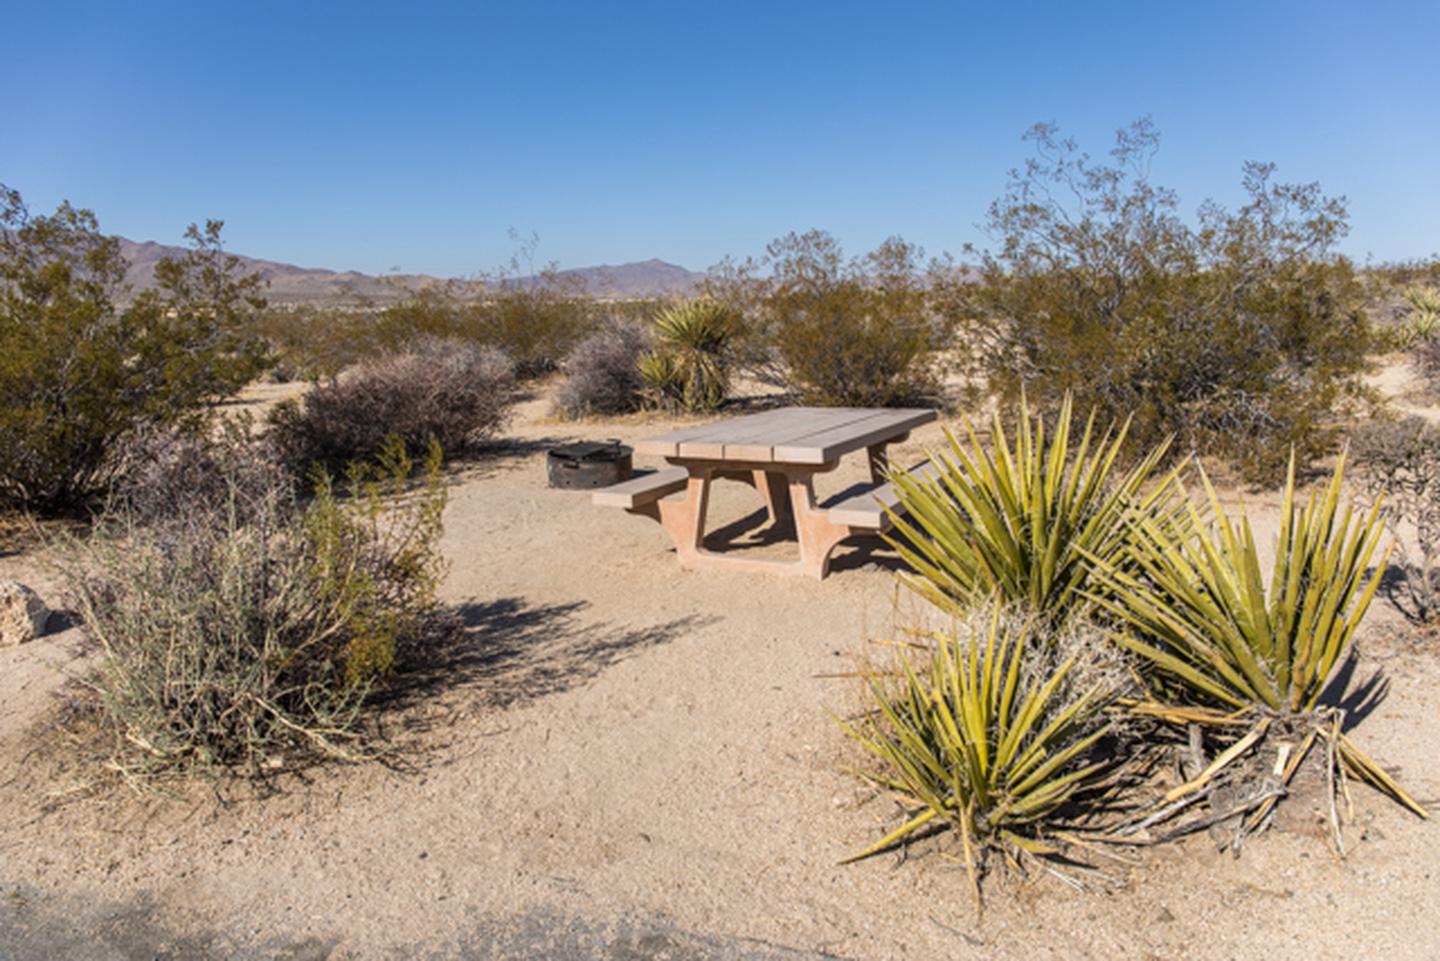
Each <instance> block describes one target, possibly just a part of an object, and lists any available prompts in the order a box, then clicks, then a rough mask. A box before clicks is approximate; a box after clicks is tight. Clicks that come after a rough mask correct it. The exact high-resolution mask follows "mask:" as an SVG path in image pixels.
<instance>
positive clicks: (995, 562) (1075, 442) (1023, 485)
mask: <svg viewBox="0 0 1440 961" xmlns="http://www.w3.org/2000/svg"><path fill="white" fill-rule="evenodd" d="M1016 420H1017V423H1016V424H1015V430H1014V434H1013V439H1012V436H1011V435H1010V434H1008V433H1007V432H1006V429H1005V426H1004V424H1003V423H1002V420H1001V417H1000V414H999V413H998V412H997V413H996V414H995V416H994V420H993V422H992V426H991V434H990V444H991V447H990V449H986V447H985V445H983V444H982V443H981V441H980V439H979V438H978V437H977V436H976V433H975V429H974V427H973V426H971V425H970V424H969V423H968V422H967V423H966V435H965V438H964V439H962V438H960V437H957V436H956V435H955V434H953V433H947V440H948V449H942V450H940V451H937V452H935V453H933V454H932V461H931V462H932V464H933V466H934V468H935V471H934V473H933V475H931V476H924V475H921V474H910V473H908V472H905V471H898V472H896V473H895V475H894V476H893V480H894V483H895V486H896V489H897V491H898V493H899V496H900V509H901V513H900V514H898V515H897V516H896V518H895V532H896V535H897V536H895V537H892V538H890V542H891V543H892V545H893V546H895V548H896V549H897V550H898V551H899V553H900V556H901V557H902V558H903V559H904V560H905V561H906V563H907V565H908V566H909V571H908V572H907V573H906V574H904V575H902V578H903V580H904V581H905V583H907V584H908V585H909V586H910V587H911V588H913V589H914V590H915V591H916V592H918V593H919V594H920V595H921V596H922V597H925V598H926V599H927V600H929V601H931V602H932V603H934V604H935V605H937V606H938V607H939V608H941V609H942V610H945V611H948V612H950V613H953V614H960V613H963V612H964V611H966V610H967V609H969V608H970V607H972V606H974V605H976V604H980V603H987V602H990V603H993V602H996V601H997V600H998V601H999V602H1001V603H1004V604H1007V605H1011V606H1014V607H1016V608H1019V609H1024V610H1027V611H1029V612H1030V613H1031V614H1032V615H1034V616H1036V617H1039V618H1041V619H1043V620H1045V621H1047V622H1049V623H1055V624H1060V623H1064V622H1066V621H1069V620H1072V619H1075V618H1083V617H1084V616H1085V615H1086V614H1087V612H1089V611H1090V610H1091V607H1092V605H1093V601H1094V597H1095V595H1096V594H1097V593H1099V592H1100V591H1101V590H1102V584H1101V583H1100V582H1098V581H1097V580H1096V579H1095V578H1094V577H1093V576H1092V571H1093V568H1094V565H1095V564H1096V563H1099V562H1108V563H1112V564H1115V565H1118V566H1120V567H1124V566H1125V565H1126V563H1127V562H1126V560H1125V557H1126V555H1127V552H1128V551H1129V549H1130V546H1131V542H1132V540H1133V537H1134V533H1133V532H1134V530H1135V528H1136V527H1137V526H1139V525H1157V526H1159V527H1160V528H1161V529H1163V530H1173V529H1183V528H1184V526H1185V522H1186V519H1187V514H1186V513H1185V509H1184V507H1183V504H1182V503H1181V502H1182V500H1183V497H1182V496H1181V495H1182V493H1183V492H1182V489H1181V486H1180V477H1179V468H1175V469H1172V470H1170V471H1168V472H1163V473H1162V472H1161V471H1160V470H1159V465H1160V463H1161V461H1162V460H1163V459H1164V457H1165V455H1166V445H1165V444H1163V443H1162V444H1160V445H1158V446H1156V447H1155V448H1153V449H1152V450H1150V451H1149V452H1148V453H1146V454H1145V455H1144V456H1143V457H1140V458H1138V459H1137V460H1136V461H1135V463H1134V464H1133V466H1131V467H1129V468H1128V469H1125V470H1122V469H1121V468H1119V467H1117V466H1116V462H1117V459H1118V458H1119V457H1120V456H1121V453H1122V451H1123V450H1124V445H1125V441H1126V436H1127V432H1128V430H1129V423H1128V422H1127V423H1126V424H1123V425H1121V426H1120V427H1119V429H1118V430H1116V429H1110V430H1106V431H1104V432H1103V433H1101V432H1098V431H1097V430H1096V429H1095V420H1096V414H1095V413H1091V415H1090V418H1089V420H1087V421H1086V423H1085V426H1084V430H1083V432H1081V433H1080V434H1079V436H1078V437H1076V436H1075V434H1074V432H1073V429H1072V425H1071V402H1070V400H1069V399H1068V398H1065V399H1064V400H1062V402H1061V405H1060V410H1059V413H1058V414H1057V416H1056V417H1055V419H1054V423H1053V429H1052V431H1051V432H1048V433H1047V431H1046V425H1045V422H1044V420H1043V419H1042V418H1040V417H1038V416H1037V417H1033V418H1032V417H1031V415H1030V411H1029V409H1028V407H1027V406H1026V404H1025V403H1024V402H1023V400H1022V402H1021V405H1020V408H1019V415H1018V417H1017V419H1016Z"/></svg>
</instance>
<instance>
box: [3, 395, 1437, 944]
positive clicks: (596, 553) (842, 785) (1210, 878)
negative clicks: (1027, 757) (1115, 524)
mask: <svg viewBox="0 0 1440 961" xmlns="http://www.w3.org/2000/svg"><path fill="white" fill-rule="evenodd" d="M1380 380H1381V381H1383V384H1382V386H1384V387H1385V388H1386V389H1387V390H1388V391H1390V392H1391V393H1394V394H1396V395H1399V396H1401V397H1402V398H1403V403H1405V404H1406V405H1407V406H1412V407H1413V406H1416V404H1417V403H1419V402H1417V401H1415V400H1414V398H1413V397H1412V396H1411V395H1410V394H1407V393H1406V390H1405V389H1404V388H1405V377H1404V375H1403V371H1402V372H1400V373H1398V374H1397V373H1394V372H1391V373H1387V374H1386V375H1384V376H1383V377H1382V378H1380ZM269 393H273V390H272V389H268V388H267V389H265V390H263V391H259V392H258V393H257V395H256V396H257V397H258V398H259V399H260V400H264V399H265V397H267V396H268V395H269ZM547 410H548V401H547V399H546V397H545V396H544V395H543V392H542V393H541V394H539V395H537V396H535V397H532V398H531V399H530V400H528V401H526V402H525V403H524V404H522V405H521V407H520V408H519V410H518V412H517V417H516V419H515V422H514V424H513V425H512V428H511V429H510V431H509V432H508V433H509V441H508V442H507V444H506V445H505V446H504V447H503V449H501V450H500V451H498V452H497V453H495V454H494V455H493V456H490V457H487V458H485V459H482V460H480V461H479V462H476V463H474V464H471V465H467V466H464V467H462V468H459V469H457V471H456V473H455V476H454V478H453V480H454V488H453V491H452V496H451V502H450V506H449V508H448V511H447V514H446V518H445V519H446V533H445V540H444V549H445V553H446V555H447V556H448V558H449V559H450V561H451V563H452V570H451V573H450V575H449V577H448V580H447V581H446V584H445V588H444V592H445V596H446V599H447V600H448V601H450V602H453V603H454V604H456V605H460V606H461V607H462V609H463V614H464V618H465V622H466V624H467V634H466V638H465V643H464V645H463V648H462V649H461V650H460V651H458V652H457V653H456V654H455V655H454V656H453V657H452V658H451V659H450V660H449V661H448V662H447V663H446V664H445V665H444V666H443V669H441V670H438V671H437V672H436V674H435V676H434V677H432V678H429V679H428V680H427V681H426V683H425V685H424V686H423V687H422V688H420V689H418V690H416V691H412V692H411V695H410V697H409V699H408V702H407V704H406V706H403V707H400V708H396V709H394V710H392V711H391V712H390V714H389V715H388V719H387V723H388V724H389V725H390V727H391V733H392V735H393V738H394V741H395V743H396V744H397V745H398V747H399V749H400V750H399V755H398V758H399V759H400V761H401V763H398V764H395V765H390V766H382V765H379V764H368V765H356V766H330V767H326V768H321V769H319V770H312V771H310V772H309V773H307V774H305V775H303V776H296V777H288V778H285V779H283V780H282V783H281V784H279V785H278V787H279V790H277V791H276V792H275V793H272V794H269V795H266V796H263V797H260V796H253V795H250V794H248V793H247V792H245V791H243V790H241V789H239V788H236V787H223V788H222V789H221V790H219V791H216V790H213V789H211V788H209V787H206V786H203V785H202V786H196V787H195V788H193V789H191V790H188V791H186V792H185V793H183V795H182V796H178V797H161V796H154V795H140V794H136V793H134V792H132V791H131V790H129V789H127V788H125V787H124V786H121V785H117V784H116V783H115V781H114V779H113V778H108V777H106V776H104V774H103V772H99V771H97V770H96V769H95V768H94V767H93V766H91V765H89V764H87V763H85V761H84V759H83V755H82V754H81V753H80V752H79V751H78V750H77V749H76V748H75V747H74V746H72V745H71V744H70V743H69V742H68V741H67V740H66V739H65V737H64V735H63V733H57V731H56V729H55V727H54V724H53V719H54V717H55V715H56V713H57V699H56V697H55V695H56V693H57V692H58V691H59V690H60V689H61V687H62V685H63V683H64V682H65V679H66V677H67V675H69V674H72V673H74V672H76V671H78V670H80V669H81V668H82V667H83V660H82V659H80V658H79V657H78V655H77V654H76V651H75V649H76V636H75V632H74V631H73V630H72V631H66V632H63V633H59V634H54V635H51V636H49V637H46V638H43V639H41V640H39V641H36V642H34V643H31V644H28V645H24V646H22V647H18V648H10V649H4V650H0V959H4V958H47V957H53V958H112V957H113V958H147V959H148V958H186V957H244V958H250V957H254V958H268V957H276V958H294V959H299V958H310V959H320V958H334V959H342V958H428V957H452V956H456V957H466V958H469V957H473V958H492V957H493V958H577V959H578V958H607V959H642V958H652V959H701V958H754V959H791V958H793V959H801V958H829V957H838V958H854V959H901V958H905V959H911V958H935V957H948V958H971V957H973V958H987V959H992V958H993V959H1008V958H1015V959H1021V958H1023V959H1025V961H1040V959H1045V958H1057V959H1058V958H1066V959H1082V958H1121V957H1123V958H1127V959H1135V961H1146V959H1170V958H1226V959H1231V958H1233V959H1252V958H1253V959H1261V958H1263V959H1266V961H1284V959H1291V958H1293V959H1301V958H1304V959H1317V961H1318V959H1328V958H1335V959H1339V958H1353V957H1357V956H1374V957H1385V958H1389V959H1394V961H1410V959H1413V961H1420V959H1434V958H1437V957H1440V927H1437V925H1436V919H1437V918H1440V833H1437V827H1436V826H1435V825H1434V824H1433V823H1427V822H1422V821H1420V820H1418V819H1416V818H1414V817H1412V816H1410V815H1408V814H1406V813H1405V812H1404V811H1402V810H1401V809H1400V808H1398V807H1397V806H1396V805H1394V804H1392V803H1390V802H1388V801H1386V800H1384V799H1383V798H1381V797H1380V796H1378V795H1377V794H1375V793H1374V792H1371V791H1369V790H1367V789H1363V788H1361V789H1359V790H1357V791H1356V795H1355V796H1356V804H1357V819H1356V821H1355V823H1353V824H1352V825H1351V826H1350V827H1349V829H1348V831H1347V835H1346V840H1347V843H1348V846H1349V854H1348V857H1347V858H1346V859H1344V860H1340V859H1338V858H1337V857H1335V856H1334V855H1332V854H1331V852H1330V848H1329V847H1328V846H1327V843H1326V841H1325V839H1324V834H1323V831H1322V830H1321V829H1320V828H1319V822H1318V820H1316V818H1315V817H1314V816H1313V814H1312V812H1310V811H1308V810H1306V809H1305V807H1304V804H1303V802H1302V801H1298V800H1297V801H1296V802H1295V804H1294V805H1293V807H1292V809H1291V811H1290V813H1289V815H1288V816H1287V817H1286V818H1285V819H1283V821H1282V823H1281V829H1280V830H1274V831H1271V832H1269V833H1268V834H1267V835H1264V836H1262V837H1260V838H1258V839H1255V840H1253V841H1252V842H1251V844H1250V845H1249V846H1248V847H1247V848H1246V850H1245V853H1244V855H1243V857H1241V858H1239V859H1235V858H1232V857H1230V856H1229V855H1223V856H1222V855H1220V854H1217V853H1216V850H1215V847H1214V845H1213V843H1211V842H1210V841H1209V840H1208V838H1206V837H1205V835H1204V834H1203V833H1202V834H1201V835H1200V836H1199V837H1197V838H1194V839H1191V840H1189V841H1187V842H1185V843H1183V844H1181V845H1172V846H1169V847H1165V848H1160V849H1153V850H1148V851H1145V852H1142V854H1141V856H1140V858H1139V862H1138V863H1137V864H1134V865H1124V864H1118V863H1117V864H1113V865H1109V864H1107V865H1106V867H1105V869H1106V871H1107V872H1108V873H1110V874H1112V875H1113V881H1112V882H1111V883H1109V884H1092V885H1090V886H1088V887H1087V888H1085V889H1084V890H1077V889H1074V888H1072V887H1070V886H1068V885H1067V884H1065V883H1063V882H1062V881H1061V880H1059V879H1057V878H1054V877H1052V876H1049V875H1046V874H1039V875H1037V876H1036V877H1034V878H1032V879H1031V880H1030V881H1029V882H1027V883H1024V884H1021V883H1017V882H1006V883H999V884H991V885H990V886H989V888H988V896H987V904H986V909H985V912H984V914H983V916H982V917H978V918H977V916H976V913H975V911H974V908H973V906H972V903H971V901H970V897H969V894H968V891H967V883H966V879H965V874H964V870H963V867H962V866H961V865H960V864H959V863H958V862H957V861H955V860H954V859H953V858H952V857H949V856H946V854H945V853H944V851H943V850H942V849H940V848H938V847H937V846H935V845H934V844H929V845H926V844H922V845H917V846H915V847H912V848H911V850H910V852H909V856H908V858H907V859H904V860H902V859H900V858H898V857H896V856H883V857H877V858H873V859H870V860H867V861H864V862H860V863H858V864H853V865H841V864H840V863H839V862H840V860H841V859H842V858H843V857H845V856H846V855H847V854H850V853H852V852H854V851H856V850H858V849H859V848H861V847H863V846H864V845H865V844H867V843H868V842H869V841H871V840H873V839H874V838H876V837H877V836H878V834H877V832H878V831H879V830H880V827H881V825H882V823H884V822H885V821H886V820H887V819H888V818H889V817H890V816H891V815H892V814H893V812H894V807H893V804H892V803H891V802H890V801H888V800H886V799H884V798H879V797H874V796H872V794H871V792H869V791H867V790H865V789H864V788H863V787H862V786H861V785H860V782H858V781H857V779H856V778H855V777H854V776H853V775H851V774H849V773H847V770H846V768H847V766H848V765H851V764H854V763H856V762H857V761H858V757H857V754H856V752H855V749H853V748H852V747H851V746H850V745H849V743H848V741H847V739H846V738H845V736H844V734H843V733H842V732H841V730H840V728H839V726H838V725H837V724H836V722H835V720H834V718H835V717H836V716H843V715H845V714H846V713H847V712H849V711H851V710H853V709H854V707H855V705H856V703H857V701H856V697H855V691H854V688H853V684H854V682H853V681H852V680H848V679H845V678H843V677H836V676H835V675H840V674H844V673H845V672H846V671H848V670H850V669H851V668H852V666H853V663H854V657H855V656H856V654H857V653H860V652H864V651H866V650H867V648H869V646H870V645H869V642H870V641H871V640H872V639H876V638H884V637H886V636H889V635H890V634H891V633H892V631H893V629H894V627H895V625H896V624H897V623H898V622H899V621H903V620H904V619H905V616H906V614H905V611H906V609H907V607H909V606H910V605H912V603H913V602H912V601H910V600H909V598H908V597H907V596H906V595H905V594H904V592H903V591H901V590H900V589H898V588H897V586H896V579H895V575H894V573H893V568H894V566H895V564H894V558H893V555H890V554H889V553H887V551H886V550H885V549H884V548H883V546H882V545H880V544H878V542H877V543H874V544H860V545H859V546H858V547H851V548H842V550H841V552H839V553H838V554H837V560H836V563H835V572H834V573H833V574H832V576H831V577H830V578H829V579H828V580H826V581H824V582H818V583H817V582H811V581H806V580H800V579H783V578H778V577H768V576H764V575H755V574H738V573H736V574H731V573H717V572H702V573H686V572H684V571H682V570H680V568H679V566H678V564H677V563H676V561H675V558H674V555H673V552H672V551H671V550H670V547H669V543H668V541H667V540H666V539H665V536H664V534H663V532H662V531H661V530H660V528H659V527H658V526H656V525H654V524H652V523H650V522H648V521H646V520H643V519H641V518H637V517H632V516H629V515H627V514H625V513H623V512H620V511H615V510H606V509H600V508H595V507H592V506H591V504H590V501H589V498H588V496H586V495H585V494H583V493H574V492H566V491H557V490H550V489H548V488H547V486H546V483H545V463H544V450H545V449H546V448H547V447H548V446H550V445H551V444H552V443H553V442H555V441H559V440H562V439H571V438H579V437H585V438H605V437H619V438H622V439H625V440H634V439H638V438H641V437H644V436H647V435H650V434H653V433H658V432H660V431H663V430H665V429H668V428H669V427H670V426H672V425H673V424H674V423H675V422H674V421H671V420H666V419H660V418H633V419H621V420H611V421H600V422H590V423H581V424H567V423H561V422H557V421H554V420H552V419H550V418H549V417H548V416H547ZM940 439H941V428H940V426H938V425H932V426H931V427H928V428H926V429H925V430H923V431H919V432H917V433H916V435H915V436H914V437H912V438H911V440H910V441H909V442H907V444H906V445H904V446H905V449H904V450H902V451H901V452H900V453H899V455H898V459H899V460H900V461H901V462H908V461H907V460H906V459H907V457H908V458H909V459H918V458H919V455H920V453H921V451H922V450H923V449H924V448H925V447H926V446H927V445H934V444H936V443H937V442H939V440H940ZM863 470H864V467H863V464H862V463H861V461H860V459H855V460H854V462H851V463H845V464H843V465H842V467H841V468H840V470H839V471H837V472H836V473H835V474H834V475H829V476H828V477H827V478H826V480H825V484H826V485H827V486H831V485H833V489H837V490H838V489H839V488H841V487H843V486H844V485H845V484H847V483H849V482H851V481H853V480H856V479H859V478H860V477H861V475H862V473H863ZM1241 496H1242V495H1241V493H1240V492H1235V497H1236V498H1237V499H1240V498H1241ZM717 500H718V504H717V514H718V518H717V520H718V523H720V524H725V523H727V522H729V521H732V520H735V519H737V518H742V517H744V516H746V515H747V514H749V513H750V512H752V511H754V510H756V509H757V508H758V507H759V504H758V497H757V495H755V494H754V492H753V491H750V490H749V489H748V488H745V487H742V486H740V485H729V486H728V487H727V488H726V489H725V490H724V493H723V495H722V496H719V497H718V499H717ZM1243 500H1244V501H1245V503H1246V504H1247V506H1248V507H1249V509H1250V510H1251V512H1252V516H1253V517H1256V518H1259V519H1260V520H1261V521H1262V527H1266V529H1273V523H1274V515H1275V513H1276V501H1277V498H1276V497H1275V496H1274V495H1273V494H1269V493H1258V494H1257V493H1253V492H1252V493H1244V494H1243ZM1267 525H1268V526H1267ZM766 549H767V550H770V549H773V548H766ZM45 560H46V552H45V549H43V548H37V547H34V546H29V547H22V548H19V549H17V550H15V551H13V552H12V553H10V554H8V555H6V556H3V557H0V577H16V578H19V579H21V580H24V581H26V582H27V583H31V584H33V585H35V586H37V587H38V588H39V589H40V590H41V591H42V593H43V594H44V596H45V597H46V598H47V599H48V600H51V601H52V602H57V600H58V599H57V598H55V596H54V592H55V590H56V585H55V579H54V575H53V574H52V573H50V572H49V571H48V570H47V568H46V566H45ZM1371 680H1379V682H1380V683H1381V684H1382V685H1388V686H1387V687H1384V690H1383V694H1384V696H1383V699H1381V700H1380V701H1379V703H1378V705H1377V706H1374V708H1373V710H1370V711H1369V713H1368V715H1367V716H1365V718H1364V720H1363V721H1362V722H1361V723H1360V724H1359V725H1358V727H1357V729H1356V732H1355V737H1356V738H1357V740H1358V741H1359V742H1360V743H1361V744H1362V745H1363V746H1364V747H1366V748H1367V749H1368V750H1369V751H1370V752H1371V753H1372V755H1373V756H1375V757H1377V758H1378V759H1379V760H1381V761H1382V762H1383V763H1384V764H1386V765H1387V767H1389V768H1390V769H1392V770H1394V771H1397V772H1399V774H1400V775H1401V777H1402V779H1403V781H1404V782H1405V784H1406V785H1407V786H1408V787H1409V788H1410V789H1411V791H1412V792H1413V793H1414V794H1415V795H1416V796H1418V797H1420V798H1422V799H1426V800H1434V799H1436V798H1440V752H1437V751H1436V750H1435V744H1436V743H1437V740H1440V642H1437V641H1435V640H1433V639H1430V640H1425V639H1417V638H1416V637H1415V636H1413V634H1411V633H1410V632H1409V631H1407V630H1406V629H1405V627H1404V624H1403V622H1402V621H1401V620H1400V619H1399V618H1398V616H1397V615H1396V614H1395V613H1394V611H1393V610H1392V609H1390V608H1389V607H1388V605H1387V604H1386V603H1385V602H1384V601H1383V600H1380V601H1377V603H1376V606H1375V608H1374V609H1373V610H1372V614H1371V617H1370V620H1369V622H1368V624H1367V628H1366V631H1365V636H1364V638H1363V656H1362V659H1361V661H1360V664H1359V669H1358V670H1357V671H1356V672H1355V675H1354V678H1353V683H1354V686H1355V687H1357V688H1358V687H1360V686H1361V685H1363V684H1364V683H1365V682H1367V681H1371Z"/></svg>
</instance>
